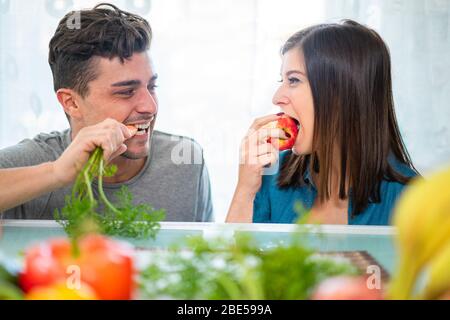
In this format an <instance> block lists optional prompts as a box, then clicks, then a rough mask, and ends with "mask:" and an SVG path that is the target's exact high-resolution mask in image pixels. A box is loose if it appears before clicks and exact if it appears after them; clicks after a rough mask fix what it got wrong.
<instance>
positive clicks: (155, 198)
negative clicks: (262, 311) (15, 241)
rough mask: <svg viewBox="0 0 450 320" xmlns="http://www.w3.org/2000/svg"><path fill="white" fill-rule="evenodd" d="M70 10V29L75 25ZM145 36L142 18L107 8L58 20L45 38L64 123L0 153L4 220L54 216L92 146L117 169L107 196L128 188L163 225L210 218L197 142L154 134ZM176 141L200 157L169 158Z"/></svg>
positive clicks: (151, 79) (147, 37) (107, 186)
mask: <svg viewBox="0 0 450 320" xmlns="http://www.w3.org/2000/svg"><path fill="white" fill-rule="evenodd" d="M105 6H106V7H105ZM77 14H78V15H79V16H78V20H79V22H81V24H80V25H79V26H78V27H76V25H75V26H74V23H73V20H74V18H73V17H77V16H76V15H77ZM75 20H76V19H75ZM150 42H151V28H150V26H149V24H148V22H147V21H146V20H145V19H143V18H142V17H140V16H137V15H134V14H131V13H128V12H124V11H122V10H120V9H118V8H117V7H115V6H113V5H109V4H106V5H105V4H103V5H98V6H96V7H94V8H93V9H92V10H83V11H81V12H80V11H79V12H70V13H68V14H67V15H66V16H65V17H64V18H63V19H62V20H61V21H60V23H59V25H58V28H57V30H56V32H55V34H54V36H53V38H52V39H51V41H50V46H49V47H50V50H49V64H50V67H51V70H52V73H53V80H54V89H55V92H56V96H57V98H58V101H59V103H60V104H61V106H62V107H63V109H64V112H65V113H66V116H67V118H68V119H69V123H70V129H67V130H66V131H64V132H52V133H49V134H39V135H38V136H36V137H35V138H33V139H32V140H30V139H27V140H24V141H22V142H20V143H19V144H17V145H15V146H12V147H9V148H6V149H3V150H0V212H4V213H3V218H22V219H53V214H54V211H55V209H60V208H62V207H63V206H64V197H65V195H67V194H69V193H70V190H71V187H72V185H73V182H74V180H75V178H76V176H77V174H78V173H79V172H80V170H81V168H82V167H83V165H84V164H85V163H86V162H87V160H88V158H89V155H90V153H91V152H92V151H93V150H94V149H95V148H96V147H98V146H99V147H102V148H103V150H104V158H105V160H106V161H109V162H110V163H111V164H115V165H116V166H117V168H118V170H117V173H116V174H115V175H114V176H113V177H110V178H105V179H104V181H105V183H104V190H105V193H106V195H107V197H111V198H112V199H114V193H115V192H116V191H117V190H119V189H120V187H121V186H122V185H126V186H127V187H128V188H129V190H130V191H131V192H132V194H133V195H134V202H135V203H136V204H137V203H150V204H151V205H152V206H153V207H154V208H155V209H161V208H164V209H165V210H166V220H167V221H210V220H212V204H211V193H210V184H209V177H208V171H207V169H206V166H205V163H204V160H203V154H202V149H201V147H200V146H199V145H198V144H197V143H195V142H194V141H193V140H190V139H187V138H184V139H181V137H175V136H172V135H170V134H166V133H162V132H158V131H153V128H154V125H155V120H156V116H157V113H158V102H157V98H156V94H155V87H156V79H157V75H156V73H154V70H153V66H152V62H151V59H150V57H149V55H148V50H149V47H150ZM180 140H183V141H182V144H183V148H186V141H188V145H187V146H188V147H189V148H191V150H190V151H189V152H190V153H191V155H192V158H193V159H200V161H193V162H194V163H186V162H183V163H182V164H179V163H180V162H179V161H173V159H172V158H173V156H172V155H173V154H175V155H176V154H177V153H176V152H173V150H174V149H176V148H178V145H179V144H180ZM94 189H96V188H94Z"/></svg>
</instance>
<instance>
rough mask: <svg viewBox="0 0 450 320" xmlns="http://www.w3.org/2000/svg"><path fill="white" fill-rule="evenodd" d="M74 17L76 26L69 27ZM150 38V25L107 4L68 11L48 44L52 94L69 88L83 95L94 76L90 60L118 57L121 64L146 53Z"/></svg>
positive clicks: (136, 16) (86, 92)
mask: <svg viewBox="0 0 450 320" xmlns="http://www.w3.org/2000/svg"><path fill="white" fill-rule="evenodd" d="M105 6H106V8H105ZM74 17H78V18H79V19H78V20H79V22H80V24H79V26H73V25H71V21H72V20H73V19H74ZM151 38H152V31H151V28H150V25H149V24H148V22H147V21H146V20H145V19H144V18H142V17H140V16H138V15H135V14H132V13H129V12H125V11H122V10H120V9H119V8H117V7H116V6H114V5H112V4H109V3H101V4H98V5H96V6H95V7H94V8H93V9H90V10H81V11H72V12H69V13H68V14H66V15H65V16H64V18H62V20H61V21H60V22H59V25H58V28H57V29H56V32H55V34H54V36H53V38H52V39H51V40H50V45H49V55H48V62H49V64H50V68H51V69H52V73H53V86H54V90H55V92H56V91H57V90H58V89H60V88H70V89H73V90H75V91H76V92H77V93H78V94H80V95H81V96H82V97H84V96H86V95H87V94H88V93H89V88H88V84H89V82H90V81H92V80H94V79H95V78H96V77H97V73H96V68H95V63H94V62H95V61H94V59H93V57H95V56H99V57H107V58H109V59H112V58H115V57H118V58H120V60H121V61H122V62H123V61H124V59H127V58H130V57H131V56H132V55H133V53H135V52H137V53H139V52H144V51H147V50H148V49H149V47H150V42H151Z"/></svg>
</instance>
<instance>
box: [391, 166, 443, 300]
mask: <svg viewBox="0 0 450 320" xmlns="http://www.w3.org/2000/svg"><path fill="white" fill-rule="evenodd" d="M449 185H450V168H448V169H447V170H444V171H442V172H438V173H435V174H434V175H432V176H431V177H430V178H428V179H422V178H419V179H416V180H415V181H413V182H412V183H411V185H410V186H409V187H408V189H407V190H406V191H405V193H404V194H403V196H402V197H401V199H400V200H399V203H398V205H397V208H396V211H395V215H394V221H393V222H394V225H395V226H396V227H397V229H398V237H397V245H398V249H399V252H400V263H399V266H398V267H397V273H396V274H395V275H394V277H393V282H392V283H391V286H390V287H391V288H390V292H389V296H390V297H391V298H393V299H408V298H411V294H412V291H413V289H414V284H415V281H416V278H417V276H418V275H419V273H420V272H421V271H422V270H423V268H424V267H425V265H426V264H427V263H428V262H429V261H430V260H431V259H433V257H434V256H435V255H437V254H439V252H440V251H442V250H443V248H445V247H446V246H447V244H448V243H449V241H450V188H449Z"/></svg>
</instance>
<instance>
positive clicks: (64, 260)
mask: <svg viewBox="0 0 450 320" xmlns="http://www.w3.org/2000/svg"><path fill="white" fill-rule="evenodd" d="M79 252H80V254H79V255H78V256H77V257H74V256H73V255H72V247H71V244H70V241H69V240H67V239H54V240H51V241H48V242H45V243H41V244H38V245H36V246H34V247H31V248H30V249H29V250H27V252H26V255H25V268H24V271H23V273H22V274H21V276H20V284H21V287H22V289H23V290H24V291H25V292H28V291H30V290H31V289H33V288H35V287H38V286H49V285H51V284H55V283H61V282H65V283H67V282H68V281H69V282H71V281H81V282H84V283H86V284H88V285H89V286H90V287H91V288H92V289H93V290H94V291H95V293H96V295H97V296H98V298H99V299H130V298H131V297H132V293H133V289H134V273H135V270H134V265H133V250H132V249H131V248H130V247H129V246H128V245H125V244H123V243H121V242H118V241H115V240H111V239H109V238H106V237H103V236H99V235H90V236H87V237H85V238H83V239H82V240H80V242H79ZM77 277H78V278H79V279H78V280H77V279H76V278H77Z"/></svg>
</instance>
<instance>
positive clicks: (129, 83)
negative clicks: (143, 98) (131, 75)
mask: <svg viewBox="0 0 450 320" xmlns="http://www.w3.org/2000/svg"><path fill="white" fill-rule="evenodd" d="M140 84H141V80H125V81H120V82H116V83H113V84H112V85H111V87H130V86H139V85H140Z"/></svg>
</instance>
